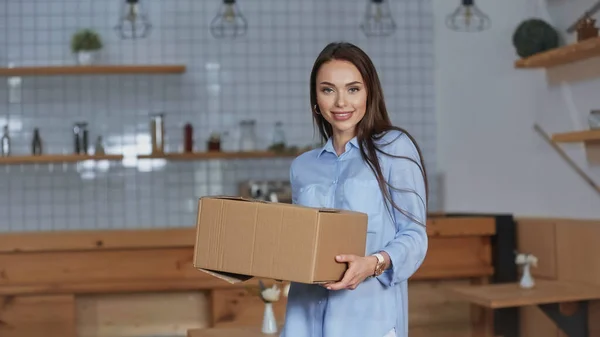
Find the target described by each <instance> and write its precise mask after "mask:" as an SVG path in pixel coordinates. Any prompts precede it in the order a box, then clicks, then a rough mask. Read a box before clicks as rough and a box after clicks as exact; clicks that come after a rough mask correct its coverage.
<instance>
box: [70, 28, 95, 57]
mask: <svg viewBox="0 0 600 337" xmlns="http://www.w3.org/2000/svg"><path fill="white" fill-rule="evenodd" d="M101 48H102V40H101V39H100V36H99V35H98V33H96V32H94V31H93V30H91V29H82V30H79V31H77V32H76V33H75V34H74V35H73V38H72V39H71V50H72V51H73V52H74V53H78V52H82V51H96V50H99V49H101Z"/></svg>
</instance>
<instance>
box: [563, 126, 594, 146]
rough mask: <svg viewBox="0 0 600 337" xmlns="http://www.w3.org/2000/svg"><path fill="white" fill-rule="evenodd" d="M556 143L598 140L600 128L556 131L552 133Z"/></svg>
mask: <svg viewBox="0 0 600 337" xmlns="http://www.w3.org/2000/svg"><path fill="white" fill-rule="evenodd" d="M552 140H553V141H555V142H557V143H580V142H583V143H585V142H600V129H598V130H583V131H574V132H565V133H557V134H554V135H552Z"/></svg>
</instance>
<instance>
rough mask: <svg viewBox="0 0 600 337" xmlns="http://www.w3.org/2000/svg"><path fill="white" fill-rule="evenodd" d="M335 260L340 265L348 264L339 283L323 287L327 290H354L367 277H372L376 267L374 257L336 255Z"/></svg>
mask: <svg viewBox="0 0 600 337" xmlns="http://www.w3.org/2000/svg"><path fill="white" fill-rule="evenodd" d="M335 260H336V261H337V262H340V263H348V269H346V272H345V273H344V277H343V278H342V280H341V281H339V282H334V283H326V284H324V285H323V286H324V287H325V288H327V289H329V290H341V289H351V290H354V289H356V287H357V286H358V285H359V284H360V283H361V282H362V281H364V280H365V279H366V278H367V277H369V276H372V275H373V273H374V272H375V267H376V266H377V258H376V257H375V256H357V255H338V256H336V257H335Z"/></svg>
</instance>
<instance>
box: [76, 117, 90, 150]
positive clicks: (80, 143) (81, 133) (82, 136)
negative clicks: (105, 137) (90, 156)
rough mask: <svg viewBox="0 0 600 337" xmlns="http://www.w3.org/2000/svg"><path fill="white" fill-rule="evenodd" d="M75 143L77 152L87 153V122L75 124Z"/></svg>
mask: <svg viewBox="0 0 600 337" xmlns="http://www.w3.org/2000/svg"><path fill="white" fill-rule="evenodd" d="M73 135H74V143H75V144H74V145H75V149H74V150H75V153H76V154H87V151H88V130H87V123H86V122H79V123H75V125H74V126H73Z"/></svg>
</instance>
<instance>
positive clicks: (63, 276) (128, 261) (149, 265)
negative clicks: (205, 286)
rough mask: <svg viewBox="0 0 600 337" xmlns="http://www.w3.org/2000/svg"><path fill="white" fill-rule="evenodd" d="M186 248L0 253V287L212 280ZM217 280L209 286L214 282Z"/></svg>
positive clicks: (57, 286)
mask: <svg viewBox="0 0 600 337" xmlns="http://www.w3.org/2000/svg"><path fill="white" fill-rule="evenodd" d="M192 253H193V251H192V250H191V249H188V248H171V249H170V248H164V249H154V250H109V251H81V252H78V253H76V254H75V253H72V252H52V253H28V254H0V268H1V269H0V289H2V286H8V285H19V284H24V285H26V284H27V283H29V284H32V283H36V284H48V285H50V286H54V287H56V288H57V289H60V287H61V286H63V285H64V284H65V283H69V282H73V283H82V282H101V281H105V282H106V281H126V280H127V281H134V282H135V281H136V280H139V281H142V280H164V281H168V280H174V279H186V278H187V279H196V280H198V281H199V282H208V283H211V282H210V280H215V281H217V282H218V283H225V282H224V281H220V280H217V279H215V278H213V277H210V276H209V275H208V274H206V273H203V272H200V271H198V270H195V269H194V268H193V266H192ZM217 282H214V283H212V285H213V286H214V285H216V284H218V283H217Z"/></svg>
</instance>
